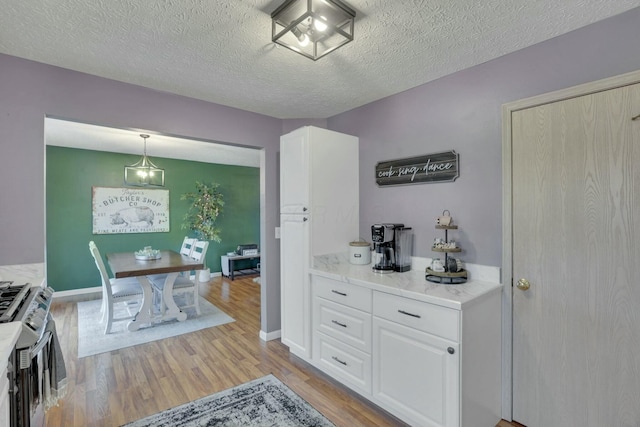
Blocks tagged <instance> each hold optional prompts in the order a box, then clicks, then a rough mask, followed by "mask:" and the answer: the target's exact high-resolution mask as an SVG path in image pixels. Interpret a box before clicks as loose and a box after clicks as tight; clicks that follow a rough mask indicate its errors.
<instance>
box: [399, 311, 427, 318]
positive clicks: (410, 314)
mask: <svg viewBox="0 0 640 427" xmlns="http://www.w3.org/2000/svg"><path fill="white" fill-rule="evenodd" d="M398 313H402V314H406V315H407V316H411V317H417V318H418V319H420V318H421V317H422V316H420V315H419V314H413V313H409V312H407V311H404V310H398Z"/></svg>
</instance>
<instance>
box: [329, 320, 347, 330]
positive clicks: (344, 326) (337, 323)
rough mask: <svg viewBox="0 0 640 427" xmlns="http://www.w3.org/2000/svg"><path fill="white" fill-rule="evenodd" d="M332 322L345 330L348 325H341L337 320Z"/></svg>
mask: <svg viewBox="0 0 640 427" xmlns="http://www.w3.org/2000/svg"><path fill="white" fill-rule="evenodd" d="M331 322H332V323H335V324H336V325H338V326H342V327H343V328H346V327H347V325H345V324H344V323H340V322H338V321H337V320H332V321H331Z"/></svg>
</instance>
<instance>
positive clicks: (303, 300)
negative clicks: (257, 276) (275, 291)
mask: <svg viewBox="0 0 640 427" xmlns="http://www.w3.org/2000/svg"><path fill="white" fill-rule="evenodd" d="M308 242H309V217H308V216H307V215H282V216H281V217H280V281H281V283H280V298H281V307H280V312H281V339H282V342H283V343H284V344H285V345H287V346H288V347H289V349H290V350H291V352H292V353H294V354H297V355H298V356H301V357H306V358H310V357H311V345H310V343H311V329H310V328H311V326H310V322H311V314H310V313H311V309H310V307H311V302H310V285H309V281H310V278H309V273H308V268H309V243H308Z"/></svg>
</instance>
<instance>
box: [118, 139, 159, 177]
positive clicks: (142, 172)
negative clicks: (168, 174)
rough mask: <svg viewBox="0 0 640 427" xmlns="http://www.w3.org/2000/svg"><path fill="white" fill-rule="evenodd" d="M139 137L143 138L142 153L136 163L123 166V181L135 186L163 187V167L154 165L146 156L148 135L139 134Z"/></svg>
mask: <svg viewBox="0 0 640 427" xmlns="http://www.w3.org/2000/svg"><path fill="white" fill-rule="evenodd" d="M140 137H141V138H143V139H144V154H143V156H142V158H141V159H140V160H138V161H137V162H136V163H134V164H132V165H131V166H125V167H124V183H125V185H134V186H137V187H164V169H160V168H159V167H157V166H156V165H154V164H153V163H152V162H151V160H150V159H149V158H148V157H147V138H149V135H145V134H141V135H140Z"/></svg>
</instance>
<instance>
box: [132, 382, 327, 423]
mask: <svg viewBox="0 0 640 427" xmlns="http://www.w3.org/2000/svg"><path fill="white" fill-rule="evenodd" d="M151 426H153V427H173V426H181V427H196V426H198V427H200V426H210V427H213V426H216V427H222V426H224V427H231V426H233V427H240V426H242V427H263V426H273V427H276V426H277V427H335V425H334V424H333V423H331V421H329V420H327V419H326V418H325V417H324V416H322V414H320V413H319V412H318V411H316V410H315V409H314V408H313V407H312V406H311V405H309V404H308V403H307V402H306V401H305V400H304V399H302V398H301V397H300V396H298V395H297V394H295V393H294V392H293V391H291V389H289V387H287V386H286V385H284V384H283V383H282V382H280V380H278V379H277V378H276V377H274V376H273V375H267V376H265V377H262V378H258V379H256V380H253V381H249V382H248V383H245V384H242V385H240V386H238V387H234V388H230V389H228V390H225V391H221V392H220V393H216V394H212V395H211V396H207V397H204V398H202V399H199V400H195V401H193V402H189V403H186V404H184V405H182V406H178V407H175V408H172V409H168V410H166V411H164V412H160V413H158V414H155V415H152V416H150V417H147V418H143V419H141V420H138V421H134V422H132V423H129V424H125V425H124V426H122V427H151Z"/></svg>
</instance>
